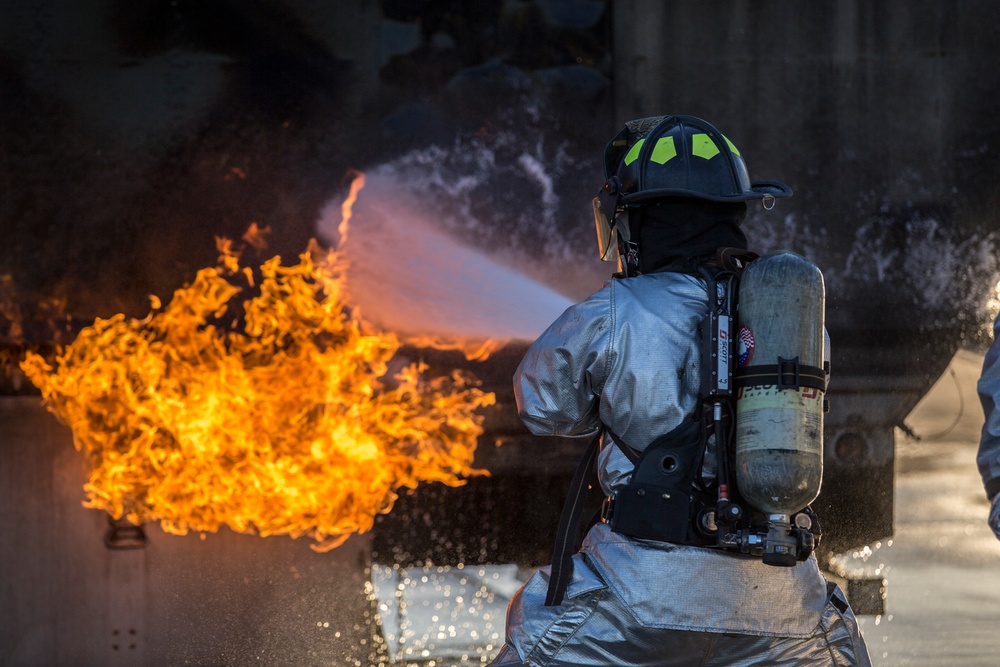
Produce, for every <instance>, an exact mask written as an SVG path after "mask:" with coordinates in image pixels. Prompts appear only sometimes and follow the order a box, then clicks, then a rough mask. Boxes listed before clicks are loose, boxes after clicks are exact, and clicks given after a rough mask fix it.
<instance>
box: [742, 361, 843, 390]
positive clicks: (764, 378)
mask: <svg viewBox="0 0 1000 667" xmlns="http://www.w3.org/2000/svg"><path fill="white" fill-rule="evenodd" d="M734 377H735V379H736V385H737V386H738V387H752V386H760V385H774V386H776V387H777V388H778V389H798V388H800V387H809V388H810V389H819V390H820V391H823V392H825V391H826V371H824V370H823V369H822V368H817V367H816V366H802V365H800V364H799V360H798V357H796V358H795V359H782V358H781V357H778V363H777V364H772V365H766V366H747V367H746V368H737V369H736V372H735V373H734Z"/></svg>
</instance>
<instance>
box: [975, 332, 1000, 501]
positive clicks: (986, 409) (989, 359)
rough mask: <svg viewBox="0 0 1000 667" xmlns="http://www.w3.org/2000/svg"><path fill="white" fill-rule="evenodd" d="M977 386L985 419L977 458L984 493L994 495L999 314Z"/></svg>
mask: <svg viewBox="0 0 1000 667" xmlns="http://www.w3.org/2000/svg"><path fill="white" fill-rule="evenodd" d="M978 388H979V400H980V401H981V402H982V404H983V413H984V414H985V415H986V422H985V423H984V424H983V434H982V438H981V439H980V441H979V455H978V457H977V462H978V464H979V474H980V475H982V478H983V485H984V486H985V488H986V495H987V496H989V497H990V498H993V497H994V496H996V495H997V494H1000V315H998V316H997V320H996V322H995V323H994V325H993V345H992V346H991V347H990V349H989V351H988V352H987V353H986V360H985V361H984V362H983V374H982V376H981V377H980V379H979V385H978Z"/></svg>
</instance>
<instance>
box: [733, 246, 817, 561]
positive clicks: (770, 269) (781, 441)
mask: <svg viewBox="0 0 1000 667" xmlns="http://www.w3.org/2000/svg"><path fill="white" fill-rule="evenodd" d="M825 298H826V296H825V289H824V285H823V274H822V273H821V272H820V270H819V269H818V268H817V267H816V266H815V265H814V264H812V263H811V262H809V261H808V260H806V259H805V258H803V257H800V256H799V255H796V254H794V253H791V252H778V253H773V254H769V255H765V256H763V257H760V258H759V259H756V260H754V261H753V262H751V263H750V264H749V265H747V268H746V269H745V270H744V272H743V275H742V277H741V279H740V288H739V325H740V326H739V332H738V344H739V350H740V351H739V357H738V359H737V370H736V378H737V383H738V386H739V390H738V391H737V401H736V483H737V488H738V489H739V493H740V495H742V497H743V498H744V500H745V501H746V502H747V503H749V504H750V505H752V506H754V507H755V508H756V509H758V510H760V511H761V512H763V513H765V514H767V515H768V517H769V519H770V520H771V521H772V522H778V523H784V525H786V526H787V525H788V523H787V522H788V521H789V517H790V516H791V515H793V514H794V513H796V512H798V511H800V510H802V509H803V508H805V507H806V506H807V505H809V503H811V502H812V501H813V500H815V498H816V496H817V495H819V490H820V484H821V483H822V479H823V402H824V395H825V392H826V373H825V368H826V367H825V366H824V312H825V311H824V309H825ZM782 517H783V518H782ZM765 560H767V554H765ZM778 560H781V558H780V556H779V557H778ZM775 564H790V563H775Z"/></svg>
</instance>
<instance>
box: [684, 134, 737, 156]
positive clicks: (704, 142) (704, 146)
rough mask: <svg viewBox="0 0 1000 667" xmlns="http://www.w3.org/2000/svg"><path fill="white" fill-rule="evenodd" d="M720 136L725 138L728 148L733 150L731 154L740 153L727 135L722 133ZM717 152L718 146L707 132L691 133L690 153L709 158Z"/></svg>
mask: <svg viewBox="0 0 1000 667" xmlns="http://www.w3.org/2000/svg"><path fill="white" fill-rule="evenodd" d="M722 138H723V139H725V140H726V145H727V146H729V150H731V151H732V152H733V155H739V154H740V151H739V150H738V149H737V148H736V146H735V145H734V144H733V142H731V141H730V140H729V137H727V136H725V135H723V137H722ZM718 154H719V146H718V145H717V144H716V143H715V142H714V141H712V138H711V137H709V136H708V135H707V134H693V135H691V155H694V156H697V157H700V158H704V159H706V160H711V159H712V158H713V157H715V156H716V155H718Z"/></svg>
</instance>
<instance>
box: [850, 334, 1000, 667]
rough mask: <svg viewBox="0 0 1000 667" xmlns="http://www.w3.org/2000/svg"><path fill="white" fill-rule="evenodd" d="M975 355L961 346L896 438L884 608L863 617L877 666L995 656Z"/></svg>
mask: <svg viewBox="0 0 1000 667" xmlns="http://www.w3.org/2000/svg"><path fill="white" fill-rule="evenodd" d="M981 366H982V356H981V355H977V354H973V353H970V352H966V351H960V352H959V353H958V354H957V355H956V356H955V358H954V359H953V361H952V363H951V366H950V367H949V369H948V370H947V371H946V372H945V373H944V375H942V377H941V379H940V380H939V381H938V382H937V384H936V385H935V386H934V388H933V389H932V390H931V391H930V392H929V393H928V395H927V396H926V397H925V398H924V400H922V401H921V403H920V404H918V405H917V407H916V408H915V409H914V411H913V412H912V413H911V414H910V416H909V417H908V418H907V420H906V423H907V425H908V426H909V427H910V428H911V429H912V431H913V432H914V433H915V434H916V435H917V436H919V437H920V439H919V440H915V439H913V438H911V437H908V436H906V435H904V434H902V433H898V434H897V440H896V476H897V477H896V501H895V512H896V516H895V534H894V535H893V537H892V539H891V540H887V541H886V542H885V543H883V544H881V545H879V546H877V548H875V547H876V545H872V546H873V548H874V554H873V555H872V556H871V557H870V558H869V559H868V562H869V563H875V564H880V565H883V566H884V572H885V577H886V579H887V580H888V597H887V600H886V604H885V614H883V615H881V616H862V617H860V621H861V624H862V632H863V633H864V636H865V640H866V642H867V643H868V648H869V652H870V654H871V657H872V662H873V664H874V665H875V666H876V667H996V665H1000V656H998V652H997V644H998V643H1000V632H998V631H997V630H998V628H1000V540H997V539H996V537H994V535H993V533H992V531H990V529H989V527H988V526H987V525H986V515H987V513H988V505H987V501H986V498H985V495H984V493H983V488H982V482H981V481H980V478H979V473H978V472H977V470H976V462H975V458H976V451H977V447H978V440H979V433H980V429H981V428H982V424H983V415H982V409H981V407H980V405H979V400H978V398H977V396H976V381H977V380H978V377H979V373H980V371H981Z"/></svg>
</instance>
